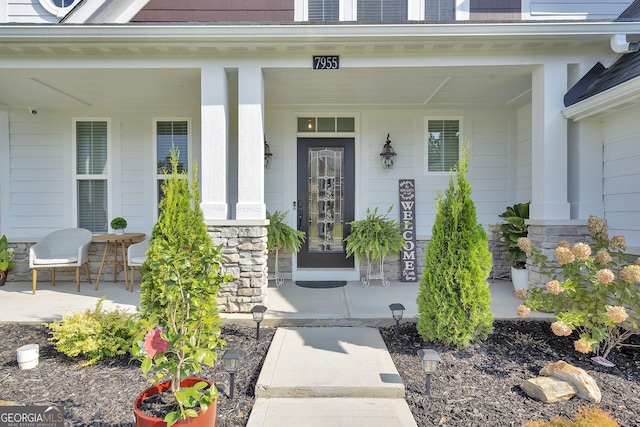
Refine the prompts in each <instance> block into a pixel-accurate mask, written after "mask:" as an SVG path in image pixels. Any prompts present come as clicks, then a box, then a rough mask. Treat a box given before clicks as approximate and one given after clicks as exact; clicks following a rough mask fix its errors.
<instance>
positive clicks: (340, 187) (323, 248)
mask: <svg viewBox="0 0 640 427" xmlns="http://www.w3.org/2000/svg"><path fill="white" fill-rule="evenodd" d="M354 167H355V149H354V140H353V138H327V139H323V138H299V139H298V182H297V186H298V200H297V209H298V212H297V216H298V230H302V231H304V232H305V233H306V235H307V240H306V241H305V243H304V245H303V247H302V249H301V250H300V252H299V253H298V267H299V268H353V258H352V257H350V258H347V257H346V252H345V250H344V247H345V243H344V238H345V237H346V236H347V234H348V225H347V223H348V222H350V221H353V219H354V199H355V188H354V183H355V171H354Z"/></svg>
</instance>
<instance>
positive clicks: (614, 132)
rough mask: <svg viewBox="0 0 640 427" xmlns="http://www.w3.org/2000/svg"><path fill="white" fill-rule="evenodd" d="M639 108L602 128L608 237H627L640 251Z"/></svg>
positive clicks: (611, 119) (619, 116)
mask: <svg viewBox="0 0 640 427" xmlns="http://www.w3.org/2000/svg"><path fill="white" fill-rule="evenodd" d="M638 115H640V108H636V109H632V110H628V111H625V112H624V113H623V114H616V115H615V116H614V117H612V118H610V119H608V120H607V121H606V122H605V123H604V126H603V134H604V154H603V157H604V159H603V163H604V165H603V174H604V176H603V179H604V191H603V193H604V205H605V219H606V220H607V225H608V228H609V236H614V235H616V234H624V235H625V237H626V239H627V244H628V245H629V246H634V247H640V185H638V183H640V168H638V164H640V122H639V121H638V120H637V118H638Z"/></svg>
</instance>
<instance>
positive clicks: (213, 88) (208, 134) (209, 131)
mask: <svg viewBox="0 0 640 427" xmlns="http://www.w3.org/2000/svg"><path fill="white" fill-rule="evenodd" d="M200 72H201V75H200V98H201V106H200V108H201V113H200V114H201V121H202V124H201V132H202V135H201V137H202V160H201V164H200V165H199V166H200V171H201V173H202V179H201V182H202V203H201V207H202V212H203V214H204V218H205V220H211V219H227V217H228V211H229V206H228V203H227V175H228V164H229V162H228V149H227V147H228V143H229V132H228V129H229V119H228V112H229V102H228V99H229V97H228V81H227V75H226V73H225V70H224V68H222V67H214V66H204V67H202V69H201V71H200Z"/></svg>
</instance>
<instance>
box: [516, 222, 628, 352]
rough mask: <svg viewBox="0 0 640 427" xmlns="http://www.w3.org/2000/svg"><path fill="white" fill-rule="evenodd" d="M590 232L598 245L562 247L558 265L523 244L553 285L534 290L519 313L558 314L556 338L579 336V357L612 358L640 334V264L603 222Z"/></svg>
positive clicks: (554, 326) (591, 226)
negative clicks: (618, 350)
mask: <svg viewBox="0 0 640 427" xmlns="http://www.w3.org/2000/svg"><path fill="white" fill-rule="evenodd" d="M587 227H588V230H589V234H590V235H591V238H592V242H591V243H590V244H588V243H582V242H580V243H576V244H574V245H571V244H570V243H569V242H567V241H560V242H559V243H558V246H557V247H556V249H555V251H554V254H555V259H556V261H557V265H553V264H551V263H550V262H549V259H548V257H547V256H546V255H544V254H542V252H541V251H540V250H539V249H537V248H534V247H533V244H532V242H531V240H529V239H528V238H526V237H525V238H521V239H519V241H518V245H519V246H520V248H521V249H522V250H524V251H525V252H526V253H527V255H528V256H530V257H531V259H532V262H533V264H534V265H537V266H538V267H539V268H540V272H541V273H542V274H543V275H544V276H546V277H548V278H550V279H551V280H550V281H549V282H548V283H547V284H546V287H545V288H533V289H529V290H528V291H527V295H526V299H525V301H524V303H523V304H522V305H520V306H519V307H518V309H517V312H518V315H519V316H520V317H525V316H528V315H529V314H530V313H531V311H546V312H552V313H554V314H555V318H556V321H555V322H553V323H552V324H551V329H552V331H553V333H554V334H556V335H558V336H569V335H571V334H572V333H573V331H577V332H578V335H579V338H578V339H577V340H576V341H575V342H574V348H575V349H576V351H579V352H580V353H585V354H587V353H589V352H594V353H595V354H596V355H598V356H602V357H604V358H606V357H607V356H608V354H609V352H610V351H611V350H612V349H613V348H615V347H619V346H621V345H622V344H623V343H624V342H625V341H626V340H627V339H629V337H631V336H633V335H637V334H639V333H640V328H639V327H638V323H639V320H640V313H638V309H639V303H640V292H639V288H638V282H640V258H638V259H636V260H635V261H633V260H632V258H631V257H630V256H629V255H627V254H625V253H624V251H625V250H626V249H627V243H626V241H625V238H624V236H623V235H617V236H614V237H612V238H609V237H608V235H607V233H606V231H607V227H606V225H605V223H604V221H603V220H602V219H601V218H598V217H597V216H594V215H592V216H590V217H589V220H588V224H587Z"/></svg>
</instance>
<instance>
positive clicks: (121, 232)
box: [113, 228, 124, 236]
mask: <svg viewBox="0 0 640 427" xmlns="http://www.w3.org/2000/svg"><path fill="white" fill-rule="evenodd" d="M113 233H114V234H116V235H118V236H122V235H123V234H124V229H123V228H121V229H119V230H113Z"/></svg>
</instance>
